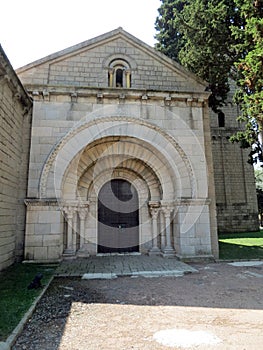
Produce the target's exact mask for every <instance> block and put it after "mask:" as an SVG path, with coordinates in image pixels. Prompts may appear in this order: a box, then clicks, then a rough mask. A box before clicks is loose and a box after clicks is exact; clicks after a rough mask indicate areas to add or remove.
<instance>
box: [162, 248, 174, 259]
mask: <svg viewBox="0 0 263 350" xmlns="http://www.w3.org/2000/svg"><path fill="white" fill-rule="evenodd" d="M162 256H163V257H164V258H173V257H175V250H174V249H173V248H164V250H163V251H162Z"/></svg>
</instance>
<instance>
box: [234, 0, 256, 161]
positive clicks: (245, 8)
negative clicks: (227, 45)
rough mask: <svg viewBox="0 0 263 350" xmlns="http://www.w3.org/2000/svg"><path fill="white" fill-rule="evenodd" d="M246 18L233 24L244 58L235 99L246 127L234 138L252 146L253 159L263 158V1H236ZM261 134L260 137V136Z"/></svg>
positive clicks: (241, 13) (251, 154)
mask: <svg viewBox="0 0 263 350" xmlns="http://www.w3.org/2000/svg"><path fill="white" fill-rule="evenodd" d="M235 3H236V6H237V7H238V8H239V11H240V15H241V17H242V18H243V21H244V25H243V26H242V27H239V26H232V33H233V37H234V38H235V39H236V41H237V43H236V44H235V46H234V47H235V49H236V51H237V52H238V53H239V56H240V59H239V60H238V61H237V62H236V63H235V66H236V68H237V79H236V80H237V91H236V94H235V101H236V103H237V104H238V105H239V106H240V109H241V115H240V117H239V120H240V121H242V122H245V126H246V127H245V130H244V131H241V132H239V133H237V134H236V135H234V136H233V137H232V138H231V140H232V141H241V144H243V145H244V146H252V145H253V148H252V151H251V153H250V159H249V162H250V163H253V162H255V161H259V162H261V163H262V161H263V152H262V151H263V149H262V139H263V138H262V129H263V17H262V16H263V1H262V0H256V1H250V0H235ZM258 136H259V137H258Z"/></svg>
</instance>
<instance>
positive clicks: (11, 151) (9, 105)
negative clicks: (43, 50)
mask: <svg viewBox="0 0 263 350" xmlns="http://www.w3.org/2000/svg"><path fill="white" fill-rule="evenodd" d="M31 107H32V102H31V100H30V99H29V97H28V95H27V93H26V92H25V90H24V89H23V87H22V84H21V83H20V81H19V79H18V78H17V76H16V74H15V72H14V71H13V69H12V66H11V65H10V63H9V61H8V59H7V57H6V55H5V53H4V51H3V50H2V48H1V46H0V270H2V269H4V268H6V267H8V266H9V265H11V264H12V263H13V262H14V261H15V260H21V259H22V258H23V248H24V231H25V204H24V198H25V197H26V189H27V173H28V158H29V144H30V130H31Z"/></svg>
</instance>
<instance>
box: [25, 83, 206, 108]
mask: <svg viewBox="0 0 263 350" xmlns="http://www.w3.org/2000/svg"><path fill="white" fill-rule="evenodd" d="M25 87H26V89H27V91H28V93H29V94H30V95H31V96H32V97H33V98H34V100H50V98H51V97H52V96H64V97H65V100H66V99H68V100H72V102H77V99H78V98H97V99H100V100H103V99H122V100H123V99H127V100H137V101H138V100H162V101H164V102H165V103H170V102H173V101H182V102H185V103H186V105H187V106H202V105H203V104H204V103H207V101H208V97H209V93H207V92H189V91H173V90H151V89H132V88H131V89H126V88H108V87H105V88H98V87H85V86H83V87H74V86H56V85H30V84H25Z"/></svg>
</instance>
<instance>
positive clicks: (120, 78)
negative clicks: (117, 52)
mask: <svg viewBox="0 0 263 350" xmlns="http://www.w3.org/2000/svg"><path fill="white" fill-rule="evenodd" d="M115 79H116V87H123V69H121V68H118V69H116V74H115Z"/></svg>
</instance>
